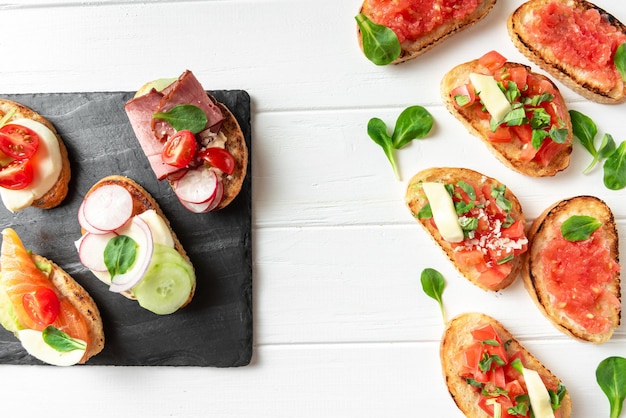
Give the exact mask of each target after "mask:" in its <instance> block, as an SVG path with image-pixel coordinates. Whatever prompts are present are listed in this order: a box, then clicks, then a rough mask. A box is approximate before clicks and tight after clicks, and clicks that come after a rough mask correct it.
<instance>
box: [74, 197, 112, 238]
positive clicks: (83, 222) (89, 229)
mask: <svg viewBox="0 0 626 418" xmlns="http://www.w3.org/2000/svg"><path fill="white" fill-rule="evenodd" d="M78 224H79V225H80V226H81V228H83V229H84V230H85V231H87V232H91V233H92V234H106V233H108V232H109V231H103V230H101V229H98V228H94V227H93V225H91V224H90V223H89V222H87V220H86V219H85V201H84V200H83V201H82V202H81V204H80V206H79V207H78Z"/></svg>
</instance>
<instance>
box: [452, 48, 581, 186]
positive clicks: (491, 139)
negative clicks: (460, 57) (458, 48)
mask: <svg viewBox="0 0 626 418" xmlns="http://www.w3.org/2000/svg"><path fill="white" fill-rule="evenodd" d="M441 97H442V99H443V102H444V104H445V105H446V108H447V109H448V110H449V111H450V113H451V114H452V115H453V116H454V117H456V118H457V119H458V120H459V121H461V123H463V125H464V126H465V127H466V128H467V129H468V130H469V132H470V133H472V134H473V135H475V136H477V137H478V138H480V139H481V140H482V141H483V143H484V144H485V145H486V146H487V148H488V149H489V150H490V151H491V152H492V153H493V154H494V155H495V156H496V157H497V158H498V159H499V160H500V161H501V162H502V163H504V164H505V165H506V166H508V167H509V168H511V169H513V170H515V171H518V172H520V173H522V174H524V175H527V176H531V177H545V176H554V175H555V174H557V173H558V172H560V171H562V170H565V169H566V168H567V167H568V166H569V162H570V154H571V152H572V135H573V134H572V123H571V120H570V116H569V112H568V109H567V106H566V105H565V101H564V100H563V97H562V96H561V93H560V92H559V89H558V88H557V86H556V85H555V84H554V83H553V82H552V81H551V80H550V79H548V78H547V77H545V76H543V75H541V74H537V73H535V72H533V71H531V69H530V68H529V67H528V66H525V65H522V64H518V63H513V62H508V61H507V60H506V58H505V57H504V56H502V55H501V54H499V53H498V52H497V51H490V52H488V53H486V54H484V55H483V56H481V57H480V58H478V59H475V60H472V61H469V62H466V63H463V64H460V65H458V66H456V67H454V68H453V69H451V70H450V71H448V72H447V73H446V74H445V75H444V77H443V79H442V81H441Z"/></svg>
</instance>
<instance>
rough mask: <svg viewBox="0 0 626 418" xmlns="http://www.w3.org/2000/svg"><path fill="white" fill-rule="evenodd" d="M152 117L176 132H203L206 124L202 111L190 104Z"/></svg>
mask: <svg viewBox="0 0 626 418" xmlns="http://www.w3.org/2000/svg"><path fill="white" fill-rule="evenodd" d="M152 117H153V118H154V119H161V120H164V121H165V122H167V123H169V124H170V125H172V127H173V128H174V129H176V130H177V131H182V130H188V131H191V132H193V133H194V134H197V133H198V132H201V131H203V130H204V128H205V127H206V124H207V122H208V120H207V117H206V113H204V110H202V109H200V108H199V107H198V106H194V105H192V104H181V105H176V106H174V107H173V108H171V109H170V110H168V111H166V112H158V113H155V114H154V115H152Z"/></svg>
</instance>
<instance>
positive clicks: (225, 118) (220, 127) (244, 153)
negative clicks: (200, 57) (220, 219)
mask: <svg viewBox="0 0 626 418" xmlns="http://www.w3.org/2000/svg"><path fill="white" fill-rule="evenodd" d="M125 110H126V114H127V115H128V119H129V120H130V124H131V126H132V128H133V130H134V132H135V136H136V137H137V140H138V141H139V144H140V146H141V148H142V150H143V151H144V153H145V155H146V157H147V158H148V161H149V163H150V167H151V168H152V170H153V171H154V174H155V175H156V177H157V179H158V180H165V181H168V182H169V183H170V185H171V186H172V189H173V190H174V192H175V194H176V196H177V197H178V199H179V200H180V202H181V203H182V205H183V206H184V207H185V208H187V209H189V210H190V211H191V212H195V213H202V212H209V211H215V210H219V209H223V208H224V207H226V206H227V205H228V204H230V203H231V202H232V201H233V200H234V199H235V197H236V196H237V195H238V194H239V192H240V191H241V187H242V185H243V181H244V179H245V177H246V172H247V168H248V148H247V145H246V141H245V138H244V135H243V132H242V130H241V127H240V126H239V123H238V122H237V119H236V118H235V116H234V115H233V114H232V112H231V111H230V110H229V109H228V108H227V107H226V106H225V105H224V104H222V103H220V102H218V101H217V100H216V99H215V98H214V97H213V96H212V95H210V94H209V93H207V92H206V91H205V90H204V88H203V87H202V85H201V84H200V82H199V81H198V79H197V78H196V77H195V75H194V74H193V73H192V72H191V71H185V72H184V73H183V74H181V75H180V77H178V78H177V79H159V80H155V81H152V82H149V83H146V84H144V85H143V86H142V87H141V88H140V89H139V90H138V91H137V93H136V94H135V97H134V98H133V99H131V100H129V101H128V102H127V103H126V105H125Z"/></svg>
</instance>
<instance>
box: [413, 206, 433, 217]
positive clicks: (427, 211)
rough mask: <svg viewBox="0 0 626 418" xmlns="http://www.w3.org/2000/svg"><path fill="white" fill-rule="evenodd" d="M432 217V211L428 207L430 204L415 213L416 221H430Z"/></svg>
mask: <svg viewBox="0 0 626 418" xmlns="http://www.w3.org/2000/svg"><path fill="white" fill-rule="evenodd" d="M432 217H433V210H432V209H431V207H430V203H426V204H425V205H424V207H423V208H421V209H420V210H419V212H417V219H431V218H432Z"/></svg>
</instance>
